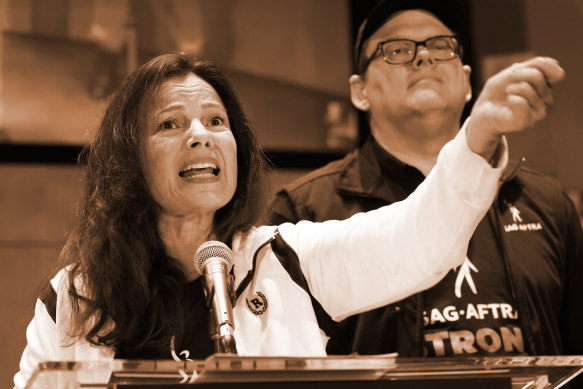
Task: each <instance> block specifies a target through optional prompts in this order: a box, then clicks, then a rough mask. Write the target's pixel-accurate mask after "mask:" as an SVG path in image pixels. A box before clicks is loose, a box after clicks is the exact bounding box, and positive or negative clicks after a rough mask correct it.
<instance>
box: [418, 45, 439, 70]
mask: <svg viewBox="0 0 583 389" xmlns="http://www.w3.org/2000/svg"><path fill="white" fill-rule="evenodd" d="M425 64H427V65H431V66H433V65H435V59H433V58H432V56H431V51H430V50H429V49H428V48H427V47H425V46H421V45H420V46H419V47H418V48H417V54H416V55H415V58H414V59H413V66H414V67H420V66H422V65H425Z"/></svg>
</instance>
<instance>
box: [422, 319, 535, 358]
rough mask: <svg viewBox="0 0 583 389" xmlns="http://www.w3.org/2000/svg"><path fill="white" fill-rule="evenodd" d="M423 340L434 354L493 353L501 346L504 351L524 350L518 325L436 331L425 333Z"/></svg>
mask: <svg viewBox="0 0 583 389" xmlns="http://www.w3.org/2000/svg"><path fill="white" fill-rule="evenodd" d="M425 342H426V343H427V346H428V347H431V348H433V350H434V352H435V356H438V357H442V356H446V355H462V354H476V353H478V352H480V351H482V352H484V353H495V352H498V351H500V350H501V349H502V348H503V349H504V351H505V352H508V353H511V352H519V353H523V352H524V342H523V338H522V331H521V330H520V328H519V327H515V326H511V327H510V328H509V327H501V328H499V329H498V330H495V329H492V328H488V327H484V328H480V329H478V330H477V331H476V333H475V334H474V333H472V331H468V330H459V331H449V332H448V331H438V332H433V333H426V334H425Z"/></svg>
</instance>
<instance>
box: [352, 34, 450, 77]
mask: <svg viewBox="0 0 583 389" xmlns="http://www.w3.org/2000/svg"><path fill="white" fill-rule="evenodd" d="M419 46H423V47H425V48H426V49H427V50H428V51H429V53H430V55H431V58H433V59H435V60H436V61H451V60H452V59H455V58H457V57H459V55H460V45H459V42H458V39H457V37H456V36H455V35H439V36H434V37H431V38H429V39H426V40H424V41H421V42H418V41H414V40H411V39H389V40H388V41H384V42H380V43H379V44H378V45H377V48H376V50H375V51H374V53H372V55H371V56H370V57H369V58H368V59H367V60H366V61H365V63H364V64H363V66H362V67H361V68H362V72H361V73H363V72H364V71H365V70H366V68H368V65H370V63H371V62H372V61H373V60H374V59H375V58H376V57H377V56H378V52H379V51H380V52H381V53H382V54H383V58H384V60H385V62H386V63H388V64H391V65H405V64H409V63H411V62H413V60H414V59H415V57H416V56H417V48H418V47H419Z"/></svg>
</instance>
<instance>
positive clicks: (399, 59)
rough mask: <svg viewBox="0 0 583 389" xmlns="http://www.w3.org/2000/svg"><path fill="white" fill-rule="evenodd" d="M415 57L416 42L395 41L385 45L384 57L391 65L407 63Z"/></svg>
mask: <svg viewBox="0 0 583 389" xmlns="http://www.w3.org/2000/svg"><path fill="white" fill-rule="evenodd" d="M414 55H415V42H413V41H408V40H394V41H389V42H385V43H384V44H383V56H384V57H385V60H386V61H387V62H389V63H393V64H399V63H406V62H409V61H411V60H412V59H413V56H414Z"/></svg>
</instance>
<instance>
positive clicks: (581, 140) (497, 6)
mask: <svg viewBox="0 0 583 389" xmlns="http://www.w3.org/2000/svg"><path fill="white" fill-rule="evenodd" d="M472 5H473V18H474V20H475V29H474V37H475V47H474V48H475V50H476V57H477V58H478V59H479V61H480V63H479V69H478V71H479V72H480V78H481V81H482V82H483V81H484V80H485V79H486V78H487V77H488V76H490V75H491V74H493V73H494V72H496V71H498V70H500V69H502V68H503V67H506V66H508V65H509V64H511V63H513V62H515V61H519V60H523V59H526V58H530V57H532V56H534V55H542V56H549V57H553V58H555V59H557V60H558V61H559V63H560V64H561V66H562V67H563V69H564V70H565V72H566V77H565V79H564V80H563V82H562V83H560V84H558V85H557V86H556V87H554V90H553V95H554V99H555V102H554V104H553V106H552V107H551V108H550V110H549V113H548V117H547V118H546V119H545V120H544V121H543V122H541V123H539V124H537V125H536V126H535V127H534V128H533V129H532V130H531V131H530V132H529V133H525V134H516V135H511V136H509V144H510V153H511V157H519V156H524V157H526V162H527V165H529V166H530V167H532V168H535V169H537V170H540V171H542V172H545V173H547V174H549V175H552V176H554V177H556V178H557V179H558V180H559V181H560V182H561V183H562V184H563V185H564V187H565V188H566V189H567V190H569V191H570V192H571V193H572V194H573V197H574V198H575V200H576V201H580V193H581V192H580V191H581V190H582V189H583V174H582V173H581V170H582V168H583V152H582V151H583V109H582V108H583V71H582V68H581V63H583V50H581V47H582V42H583V2H582V1H581V0H557V1H552V2H551V1H547V0H474V1H473V3H472Z"/></svg>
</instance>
